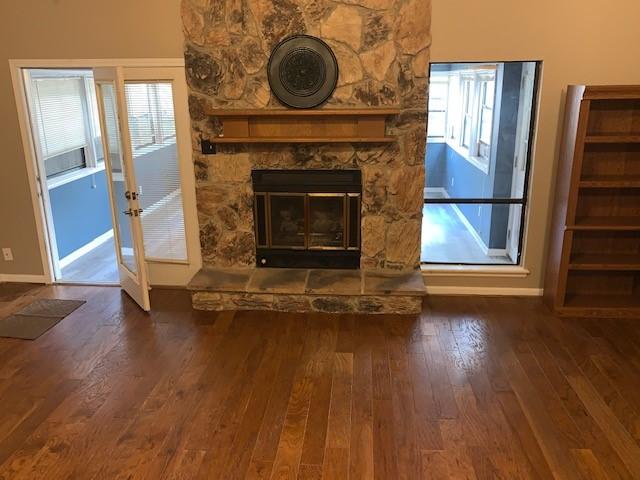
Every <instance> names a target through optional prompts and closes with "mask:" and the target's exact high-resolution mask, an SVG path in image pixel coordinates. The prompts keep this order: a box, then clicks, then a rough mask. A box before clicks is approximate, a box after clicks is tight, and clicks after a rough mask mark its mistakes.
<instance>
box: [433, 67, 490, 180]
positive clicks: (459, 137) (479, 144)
mask: <svg viewBox="0 0 640 480" xmlns="http://www.w3.org/2000/svg"><path fill="white" fill-rule="evenodd" d="M442 78H444V79H446V82H445V81H443V80H441V79H437V80H434V81H435V82H437V83H446V84H447V98H446V103H447V109H446V111H445V135H444V137H441V136H439V135H437V136H434V135H431V136H429V132H428V131H427V138H428V139H430V140H432V141H433V140H436V141H442V142H443V143H447V144H448V145H449V146H451V147H452V148H453V149H454V150H456V151H457V152H458V154H460V155H461V156H462V157H464V158H465V160H467V161H468V162H469V163H471V164H472V165H473V166H474V167H476V168H478V169H479V170H481V171H482V172H483V173H484V174H486V175H488V174H489V171H490V168H491V141H490V142H489V143H487V142H483V141H482V140H481V139H480V137H481V135H480V133H481V131H480V130H481V128H482V113H483V107H484V105H483V97H482V95H481V89H482V84H483V83H492V84H493V98H494V106H493V107H492V108H491V109H490V110H491V126H492V128H491V130H492V131H491V134H493V125H494V123H495V96H496V88H497V83H496V79H497V64H483V65H482V69H480V70H478V71H471V70H460V71H454V72H446V75H442ZM453 78H455V79H456V83H457V90H458V98H459V103H458V104H456V105H455V106H454V105H453V104H452V101H451V98H452V95H451V89H452V87H451V84H452V79H453ZM429 81H430V82H431V81H432V80H431V78H430V80H429ZM429 106H430V105H429ZM432 113H441V110H432V109H430V108H429V109H428V112H427V114H428V115H429V114H432ZM452 113H453V114H452Z"/></svg>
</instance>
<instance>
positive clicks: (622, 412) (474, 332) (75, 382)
mask: <svg viewBox="0 0 640 480" xmlns="http://www.w3.org/2000/svg"><path fill="white" fill-rule="evenodd" d="M34 297H47V298H74V299H86V300H87V303H86V304H85V305H84V306H83V307H81V308H80V309H78V310H77V311H75V312H74V313H73V314H71V315H70V316H69V317H67V318H66V319H64V320H63V321H62V322H60V323H59V324H58V325H57V326H56V327H54V328H53V329H52V330H50V331H49V332H47V333H46V334H45V335H43V336H42V337H40V338H39V339H38V340H36V341H33V342H29V341H19V340H12V339H0V405H1V408H0V478H3V479H38V478H43V479H44V478H46V479H67V478H75V479H93V478H95V479H112V478H148V479H165V478H166V479H169V478H171V479H177V478H184V479H192V478H194V479H195V478H206V479H225V480H226V479H241V478H249V479H283V478H289V479H296V478H298V479H348V478H351V479H360V478H375V479H420V478H425V479H430V478H437V479H439V478H456V479H465V478H469V479H472V478H478V479H484V478H504V479H516V478H539V479H548V478H554V477H555V478H568V479H578V478H581V479H591V478H594V479H600V478H609V479H616V478H625V479H631V478H636V479H637V478H640V444H639V442H640V387H639V385H640V323H637V322H634V321H631V320H595V319H592V320H577V319H558V318H554V317H552V316H551V315H550V314H548V313H547V310H546V309H545V307H543V306H542V304H541V303H540V301H539V300H538V299H516V298H483V297H459V298H454V297H430V298H428V300H427V301H426V303H425V307H424V312H423V315H422V316H421V317H420V318H410V317H394V316H370V317H367V316H354V315H352V316H349V315H347V316H337V315H292V314H282V313H264V312H260V313H252V312H243V313H235V314H234V313H219V314H215V313H203V312H194V311H192V310H191V309H190V304H189V299H188V296H187V295H186V294H185V292H179V291H168V290H164V291H158V290H156V291H154V292H153V296H152V299H153V300H152V301H153V304H154V311H153V312H152V313H151V314H150V315H147V314H144V313H143V312H141V311H140V310H139V309H138V308H137V307H136V306H135V305H134V304H133V302H131V301H130V300H129V299H128V298H127V297H126V296H124V295H123V294H122V293H121V292H120V290H119V289H117V288H109V287H102V288H98V287H35V288H33V289H30V290H26V291H25V290H24V288H16V287H14V286H11V285H4V286H0V317H4V316H5V315H7V314H8V313H10V312H11V311H13V310H15V309H17V308H19V307H20V306H21V305H24V304H26V303H28V302H29V301H30V300H32V299H33V298H34Z"/></svg>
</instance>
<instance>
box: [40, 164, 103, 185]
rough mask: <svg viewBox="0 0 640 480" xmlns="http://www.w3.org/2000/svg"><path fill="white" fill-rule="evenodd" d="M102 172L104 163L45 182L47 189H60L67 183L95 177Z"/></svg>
mask: <svg viewBox="0 0 640 480" xmlns="http://www.w3.org/2000/svg"><path fill="white" fill-rule="evenodd" d="M103 170H104V162H103V163H102V164H100V165H98V166H97V167H86V168H83V169H80V170H76V171H74V172H69V173H65V174H64V175H60V176H59V177H55V178H51V179H49V180H47V189H48V190H53V189H54V188H58V187H61V186H62V185H66V184H67V183H71V182H75V181H76V180H80V179H81V178H84V177H88V176H89V175H95V174H96V173H99V172H102V171H103Z"/></svg>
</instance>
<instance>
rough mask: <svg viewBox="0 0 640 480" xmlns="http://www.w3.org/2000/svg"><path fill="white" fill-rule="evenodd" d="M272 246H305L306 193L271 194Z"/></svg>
mask: <svg viewBox="0 0 640 480" xmlns="http://www.w3.org/2000/svg"><path fill="white" fill-rule="evenodd" d="M269 207H270V208H269V211H270V219H271V246H272V247H274V248H278V247H283V248H288V247H289V248H290V247H304V246H305V242H304V195H288V194H275V193H272V194H270V195H269Z"/></svg>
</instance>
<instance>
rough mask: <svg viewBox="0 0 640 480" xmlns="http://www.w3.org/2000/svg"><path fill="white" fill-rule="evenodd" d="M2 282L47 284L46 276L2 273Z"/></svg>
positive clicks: (0, 278)
mask: <svg viewBox="0 0 640 480" xmlns="http://www.w3.org/2000/svg"><path fill="white" fill-rule="evenodd" d="M0 282H11V283H47V277H46V276H45V275H20V274H9V273H6V274H5V273H0Z"/></svg>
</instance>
